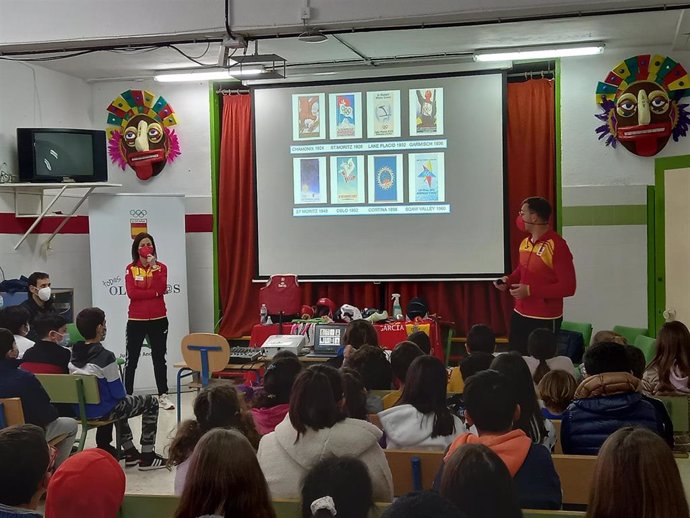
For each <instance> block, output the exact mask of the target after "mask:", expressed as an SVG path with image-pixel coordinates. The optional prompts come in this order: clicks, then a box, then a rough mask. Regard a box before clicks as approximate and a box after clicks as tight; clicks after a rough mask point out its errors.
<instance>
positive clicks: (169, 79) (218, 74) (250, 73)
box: [153, 67, 266, 83]
mask: <svg viewBox="0 0 690 518" xmlns="http://www.w3.org/2000/svg"><path fill="white" fill-rule="evenodd" d="M265 71H266V70H265V69H264V68H263V67H252V68H244V67H243V68H237V69H234V70H213V71H209V72H182V73H176V74H158V75H155V76H153V79H154V80H155V81H158V82H160V83H176V82H184V81H217V80H222V79H236V78H238V77H254V76H259V75H261V74H263V73H264V72H265Z"/></svg>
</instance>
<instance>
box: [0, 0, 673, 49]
mask: <svg viewBox="0 0 690 518" xmlns="http://www.w3.org/2000/svg"><path fill="white" fill-rule="evenodd" d="M229 2H230V5H231V6H232V10H231V24H232V27H233V29H234V30H235V31H238V32H239V33H242V34H272V35H273V34H276V33H278V32H282V33H285V32H288V31H290V32H298V33H299V32H301V30H302V20H301V15H302V8H303V7H304V6H305V5H306V6H310V7H311V13H310V15H311V23H312V24H313V25H315V26H317V27H321V28H350V27H352V26H357V27H390V26H394V25H398V26H400V25H408V26H409V25H422V24H424V23H449V22H457V21H477V20H491V21H495V20H498V19H501V20H510V19H511V18H519V17H526V16H547V15H556V14H561V15H562V14H574V13H582V12H602V11H605V10H607V9H608V10H611V9H633V8H639V7H647V6H650V5H652V6H654V5H656V6H659V7H661V6H662V5H665V6H674V5H679V4H684V2H683V1H682V0H665V1H664V2H659V1H657V2H649V0H603V1H598V2H597V1H594V0H581V1H575V0H463V2H457V1H455V0H428V1H426V2H419V1H417V0H396V1H395V2H393V1H390V0H389V1H382V2H371V1H370V0H349V1H347V2H344V1H341V2H337V1H334V0H280V1H276V0H229ZM104 12H109V13H110V15H106V16H104V14H103V13H104ZM55 13H65V14H64V15H63V16H61V17H60V23H55ZM116 13H117V14H116ZM121 13H122V15H120V14H121ZM129 13H136V16H134V15H132V16H128V14H129ZM266 13H270V16H266ZM223 15H224V1H223V0H147V1H146V2H141V1H135V0H121V1H120V2H119V3H118V9H117V10H115V9H112V4H111V3H110V2H106V0H3V1H2V2H0V45H1V44H3V43H15V44H27V43H36V42H50V41H65V42H67V45H70V44H72V45H73V44H74V43H75V35H79V38H78V39H82V40H89V39H100V40H104V39H112V38H113V37H117V36H124V37H128V36H133V35H150V36H154V37H155V36H156V35H161V34H169V35H175V36H176V37H178V38H179V37H180V35H184V34H185V33H196V34H199V35H202V36H203V35H206V34H209V33H210V34H213V35H215V36H217V35H218V34H222V33H224V28H223ZM27 21H29V22H28V23H27Z"/></svg>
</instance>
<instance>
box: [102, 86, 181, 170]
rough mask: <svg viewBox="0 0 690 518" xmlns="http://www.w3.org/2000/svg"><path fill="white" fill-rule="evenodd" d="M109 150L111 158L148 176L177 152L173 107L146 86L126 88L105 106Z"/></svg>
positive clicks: (119, 164) (118, 163) (178, 151)
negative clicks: (138, 88)
mask: <svg viewBox="0 0 690 518" xmlns="http://www.w3.org/2000/svg"><path fill="white" fill-rule="evenodd" d="M107 111H108V129H107V132H108V152H109V154H110V159H111V160H112V162H113V163H114V164H116V165H118V166H120V167H121V168H122V170H124V169H125V166H126V165H127V164H129V166H130V167H131V168H132V169H134V172H135V173H136V175H137V178H139V179H140V180H149V179H150V178H151V177H152V176H156V175H158V174H160V172H161V171H162V170H163V168H164V167H165V164H167V163H169V162H172V161H174V160H175V159H176V158H177V157H178V156H180V145H179V141H178V138H177V134H176V133H175V130H173V129H171V128H170V126H174V125H176V124H177V119H176V118H175V113H174V112H173V109H172V107H171V106H170V105H169V104H168V103H167V101H166V100H165V99H164V98H163V97H158V98H156V96H155V94H153V93H151V92H149V91H148V90H127V91H126V92H123V93H122V94H120V96H119V97H118V98H117V99H115V100H114V101H113V102H112V103H110V106H108V109H107Z"/></svg>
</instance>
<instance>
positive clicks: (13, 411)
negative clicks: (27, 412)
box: [0, 397, 24, 428]
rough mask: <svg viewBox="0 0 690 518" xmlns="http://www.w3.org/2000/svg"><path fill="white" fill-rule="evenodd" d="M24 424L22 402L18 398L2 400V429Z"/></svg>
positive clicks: (0, 408) (0, 425)
mask: <svg viewBox="0 0 690 518" xmlns="http://www.w3.org/2000/svg"><path fill="white" fill-rule="evenodd" d="M17 424H24V409H23V408H22V400H21V399H19V398H18V397H10V398H1V399H0V428H6V427H8V426H14V425H17Z"/></svg>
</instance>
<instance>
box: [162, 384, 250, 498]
mask: <svg viewBox="0 0 690 518" xmlns="http://www.w3.org/2000/svg"><path fill="white" fill-rule="evenodd" d="M194 417H195V419H189V420H187V421H183V422H182V423H180V425H179V427H178V429H177V433H176V434H175V437H174V438H173V440H172V443H170V451H169V452H168V453H169V454H168V465H169V466H177V471H176V473H175V494H176V495H179V494H182V490H183V489H184V485H185V480H186V478H187V472H188V470H189V463H190V457H191V455H192V452H193V451H194V447H195V446H196V445H197V443H198V442H199V440H200V439H201V437H202V436H203V435H204V434H205V433H206V432H208V431H209V430H213V429H214V428H225V429H235V430H237V431H239V432H240V433H241V434H242V435H244V436H245V437H246V438H247V440H249V443H250V444H251V445H252V447H253V448H254V449H256V448H258V447H259V434H258V433H257V432H256V429H255V428H254V421H253V420H252V416H251V415H250V414H249V412H248V411H247V409H246V408H245V406H244V403H243V401H242V399H241V397H240V396H238V394H237V391H236V390H235V389H234V388H233V387H232V386H230V385H213V386H210V387H207V388H205V389H203V390H202V391H201V392H199V395H198V396H197V397H196V399H195V400H194Z"/></svg>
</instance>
